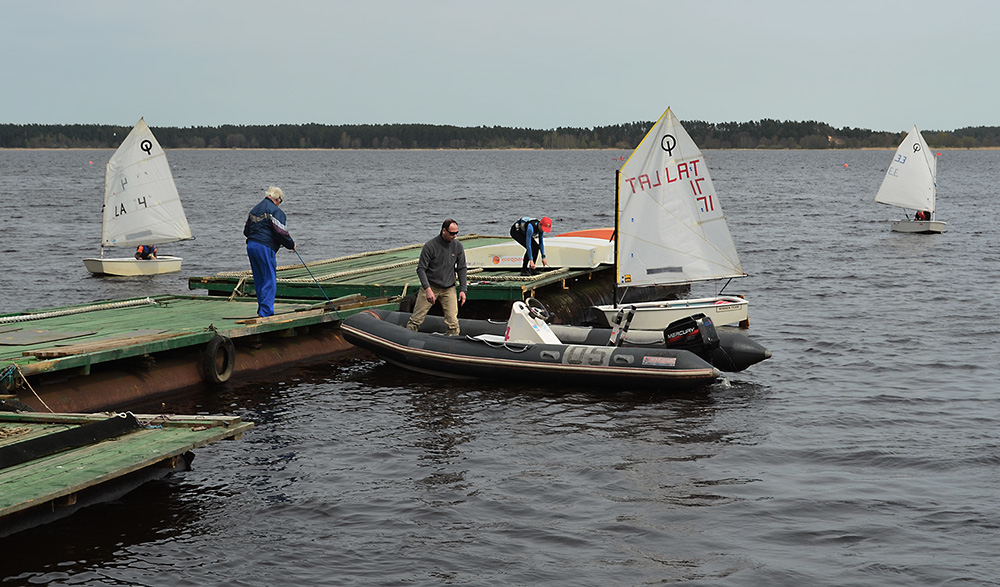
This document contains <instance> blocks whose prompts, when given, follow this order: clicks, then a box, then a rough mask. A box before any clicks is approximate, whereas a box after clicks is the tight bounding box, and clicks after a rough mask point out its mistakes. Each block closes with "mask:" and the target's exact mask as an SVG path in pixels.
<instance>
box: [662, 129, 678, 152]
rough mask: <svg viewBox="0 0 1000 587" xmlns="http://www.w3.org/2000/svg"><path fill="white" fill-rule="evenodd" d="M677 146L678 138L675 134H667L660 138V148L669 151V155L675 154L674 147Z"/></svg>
mask: <svg viewBox="0 0 1000 587" xmlns="http://www.w3.org/2000/svg"><path fill="white" fill-rule="evenodd" d="M676 146H677V139H676V138H674V135H671V134H666V135H663V138H662V139H660V148H661V149H663V150H664V151H666V152H667V155H670V156H671V157H673V156H674V147H676Z"/></svg>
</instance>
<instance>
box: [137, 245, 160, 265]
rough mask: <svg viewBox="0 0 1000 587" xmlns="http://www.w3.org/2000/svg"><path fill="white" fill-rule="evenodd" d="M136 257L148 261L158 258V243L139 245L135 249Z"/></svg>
mask: <svg viewBox="0 0 1000 587" xmlns="http://www.w3.org/2000/svg"><path fill="white" fill-rule="evenodd" d="M135 258H136V259H139V260H144V261H148V260H150V259H155V258H156V245H139V246H138V248H136V250H135Z"/></svg>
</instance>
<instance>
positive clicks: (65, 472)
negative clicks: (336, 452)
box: [0, 412, 253, 536]
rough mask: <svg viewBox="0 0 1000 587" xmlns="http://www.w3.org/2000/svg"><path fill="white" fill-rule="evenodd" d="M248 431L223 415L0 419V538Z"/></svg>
mask: <svg viewBox="0 0 1000 587" xmlns="http://www.w3.org/2000/svg"><path fill="white" fill-rule="evenodd" d="M252 427H253V424H252V423H251V422H244V421H242V420H241V419H240V418H239V417H227V416H177V415H133V414H118V415H114V416H109V415H107V414H34V413H8V412H0V536H7V535H10V534H13V533H15V532H18V531H21V530H24V529H26V528H30V527H33V526H36V525H39V524H44V523H48V522H51V521H54V520H56V519H59V518H62V517H65V516H67V515H70V514H72V513H73V512H75V511H77V510H78V509H80V508H81V507H85V506H87V505H92V504H94V503H99V502H101V501H107V500H109V499H115V498H117V497H120V496H121V495H123V494H124V493H127V492H128V491H130V490H131V489H134V488H135V487H137V486H138V485H140V484H142V483H144V482H147V481H149V480H152V479H156V478H159V477H162V476H164V475H166V474H169V473H171V472H173V471H176V470H181V469H183V468H186V467H187V465H188V464H189V463H190V458H191V454H190V451H191V450H194V449H195V448H198V447H202V446H205V445H206V444H209V443H211V442H215V441H218V440H222V439H237V438H240V436H242V434H243V433H244V432H246V431H247V430H250V429H251V428H252ZM95 428H99V429H95Z"/></svg>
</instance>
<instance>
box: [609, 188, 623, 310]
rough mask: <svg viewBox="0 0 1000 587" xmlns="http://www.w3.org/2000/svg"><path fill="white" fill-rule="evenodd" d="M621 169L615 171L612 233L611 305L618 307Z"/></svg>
mask: <svg viewBox="0 0 1000 587" xmlns="http://www.w3.org/2000/svg"><path fill="white" fill-rule="evenodd" d="M621 175H622V170H621V169H615V230H614V232H612V233H611V238H613V239H614V240H615V282H614V285H612V286H611V303H612V304H613V305H614V307H615V308H617V307H618V215H619V214H618V212H619V210H618V203H619V202H618V186H619V185H621Z"/></svg>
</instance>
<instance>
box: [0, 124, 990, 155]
mask: <svg viewBox="0 0 1000 587" xmlns="http://www.w3.org/2000/svg"><path fill="white" fill-rule="evenodd" d="M683 124H684V127H685V128H686V129H687V131H688V134H690V135H691V137H692V138H693V139H694V140H695V142H696V143H697V144H698V146H699V147H701V148H702V149H860V148H895V147H896V146H898V145H899V143H900V141H902V140H903V137H904V136H905V135H906V132H905V131H904V132H898V133H891V132H884V131H872V130H867V129H862V128H850V127H844V128H833V127H832V126H830V125H828V124H825V123H822V122H814V121H807V122H793V121H784V122H782V121H778V120H769V119H765V120H759V121H753V122H723V123H710V122H703V121H700V120H689V121H684V122H683ZM652 125H653V122H631V123H626V124H616V125H613V126H598V127H594V128H556V129H550V130H536V129H530V128H511V127H504V126H476V127H461V126H444V125H432V124H372V125H325V124H299V125H296V124H279V125H246V126H243V125H223V126H218V127H212V126H196V127H191V128H176V127H170V126H166V127H154V128H153V133H154V134H155V135H156V138H157V140H159V141H160V144H161V145H162V146H163V147H164V148H166V149H203V148H209V149H627V150H631V149H634V148H635V146H636V145H638V144H639V141H640V140H642V137H643V136H645V134H646V131H647V130H649V128H650V127H651V126H652ZM130 130H132V129H131V127H125V126H110V125H99V124H66V125H58V124H4V125H0V148H6V149H25V148H27V149H70V148H92V149H112V148H117V147H118V145H119V144H120V143H121V141H122V139H124V138H125V135H126V134H128V132H129V131H130ZM921 132H922V133H923V135H924V138H925V139H926V140H927V143H928V145H930V146H931V147H933V148H936V149H949V148H955V149H973V148H983V147H1000V127H996V126H979V127H969V128H962V129H958V130H953V131H936V130H930V131H927V130H925V131H921Z"/></svg>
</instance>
